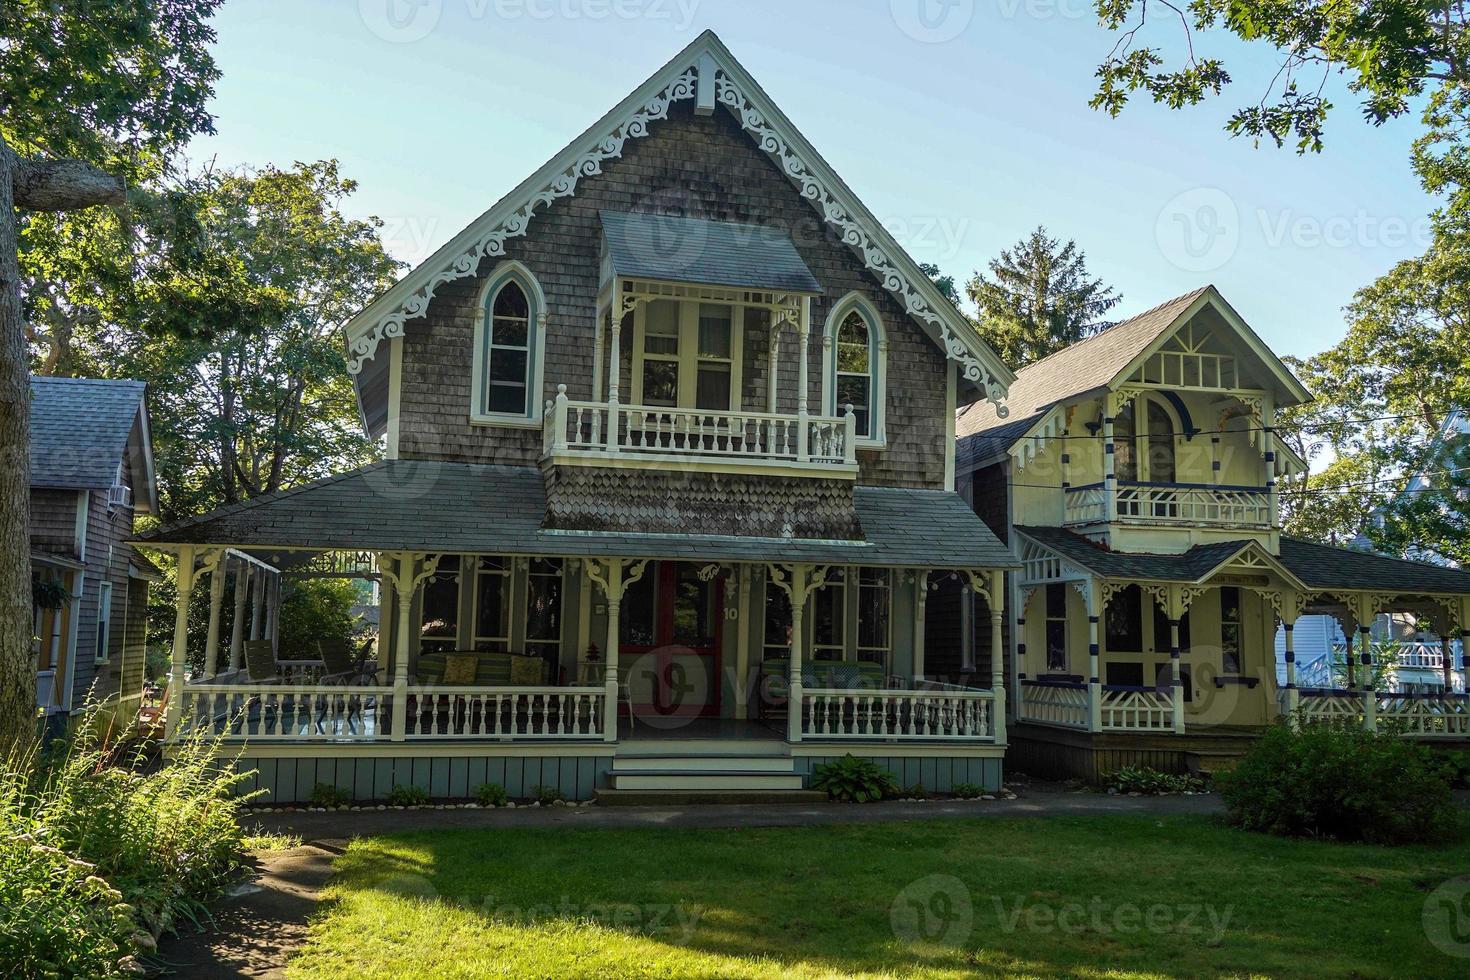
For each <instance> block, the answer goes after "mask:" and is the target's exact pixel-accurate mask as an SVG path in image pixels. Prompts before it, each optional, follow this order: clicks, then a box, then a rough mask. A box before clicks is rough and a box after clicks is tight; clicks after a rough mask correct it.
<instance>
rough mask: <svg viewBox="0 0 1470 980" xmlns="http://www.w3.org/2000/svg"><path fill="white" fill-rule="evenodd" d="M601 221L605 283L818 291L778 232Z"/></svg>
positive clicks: (605, 214) (606, 214)
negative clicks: (656, 282) (650, 282)
mask: <svg viewBox="0 0 1470 980" xmlns="http://www.w3.org/2000/svg"><path fill="white" fill-rule="evenodd" d="M600 217H601V220H602V235H603V258H604V262H605V263H606V265H605V267H604V270H603V272H604V278H605V279H609V278H611V277H612V276H618V277H621V278H625V279H654V280H661V281H664V282H682V283H693V284H697V285H701V286H727V287H733V288H737V289H761V290H774V291H777V292H786V293H806V294H811V295H817V294H820V293H821V292H822V285H821V283H819V282H817V279H816V277H815V276H813V275H812V273H811V270H810V269H808V268H807V266H806V263H805V262H803V261H802V260H801V256H800V255H798V254H797V252H796V246H795V245H793V244H792V242H791V236H789V235H788V234H786V232H785V231H783V230H781V229H780V228H774V227H768V226H766V225H743V224H735V223H733V222H728V221H707V220H704V219H702V218H684V217H678V216H674V215H666V214H631V213H627V212H622V211H602V212H600Z"/></svg>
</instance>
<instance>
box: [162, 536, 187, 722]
mask: <svg viewBox="0 0 1470 980" xmlns="http://www.w3.org/2000/svg"><path fill="white" fill-rule="evenodd" d="M174 584H175V586H176V589H177V595H176V597H175V598H174V645H173V656H172V658H171V660H170V663H169V672H168V708H167V711H166V714H165V722H164V732H163V738H164V741H165V742H171V741H173V738H174V734H175V733H176V732H177V731H178V728H179V715H180V713H182V712H183V710H184V667H185V665H186V663H187V661H188V658H189V600H190V599H191V597H192V596H193V593H194V549H193V548H192V547H190V546H189V545H184V546H182V547H181V548H179V568H178V572H177V574H176V575H175V577H174Z"/></svg>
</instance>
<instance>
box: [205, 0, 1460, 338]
mask: <svg viewBox="0 0 1470 980" xmlns="http://www.w3.org/2000/svg"><path fill="white" fill-rule="evenodd" d="M921 4H922V5H925V8H926V10H927V14H928V16H927V18H926V19H920V18H919V17H918V16H917V14H918V12H919V11H918V8H919V6H920V5H921ZM216 28H217V30H218V32H219V35H220V39H219V44H218V46H217V49H216V56H217V58H218V60H219V63H220V67H221V69H222V70H223V72H224V77H223V79H222V80H221V82H220V84H219V86H218V93H217V97H216V99H215V101H214V104H213V111H214V112H215V114H216V116H217V120H216V126H217V128H218V131H219V132H218V135H217V136H215V137H213V138H210V139H208V140H201V141H200V142H199V143H198V144H197V145H196V146H195V147H193V148H192V151H191V153H192V155H193V157H194V158H195V160H196V162H198V161H201V160H203V159H204V158H207V157H209V156H216V157H217V158H218V160H219V162H220V163H222V164H224V165H227V166H234V165H240V164H252V165H259V164H264V163H275V164H279V165H287V164H289V163H290V162H291V161H293V160H313V159H319V158H323V157H336V158H337V159H339V160H340V161H341V163H342V169H343V172H344V173H345V174H346V175H347V176H349V177H352V178H354V179H356V180H357V181H359V182H360V185H361V187H360V190H359V192H358V193H357V194H356V195H355V196H354V197H353V198H352V200H351V202H350V210H351V211H352V212H353V213H355V214H363V215H365V214H376V215H379V216H380V217H382V218H383V219H384V220H385V221H386V222H387V227H386V228H385V236H386V238H387V242H388V245H389V247H390V249H391V250H392V251H393V252H394V253H395V254H397V255H398V256H399V257H400V258H404V259H406V260H409V261H417V260H419V259H422V258H423V257H425V256H427V255H428V254H429V253H430V252H431V251H432V250H433V249H434V248H435V247H437V246H438V245H440V244H442V243H443V242H444V241H445V240H447V239H448V238H449V237H451V236H452V235H454V234H455V233H456V232H458V231H459V230H460V229H461V228H462V227H463V226H464V225H465V224H466V223H468V222H469V221H470V220H471V219H472V218H474V217H475V216H476V215H478V214H479V213H480V212H481V211H483V210H484V209H485V208H486V207H488V206H489V205H490V204H491V203H493V202H494V201H495V200H496V199H497V198H499V197H500V196H501V195H502V194H504V193H505V192H506V191H507V190H509V189H510V188H511V187H513V186H514V185H515V184H517V183H519V182H520V181H521V180H523V179H524V178H525V177H526V176H527V175H528V174H529V173H530V172H531V171H532V170H534V169H535V168H537V167H538V166H540V165H541V164H542V163H544V162H545V161H546V160H547V159H548V158H549V157H551V156H552V155H553V154H554V153H555V152H556V151H558V150H559V149H561V148H562V147H563V146H564V145H565V144H566V143H567V142H568V141H569V140H570V139H571V138H572V137H574V136H575V135H577V134H578V133H580V132H581V131H582V130H583V129H584V128H585V127H587V126H588V125H590V124H591V123H592V122H594V121H595V120H596V119H597V118H598V117H600V116H601V115H602V114H603V113H605V112H606V111H607V110H608V109H610V108H611V107H612V106H613V105H614V104H615V103H617V102H618V101H619V100H620V99H622V98H623V97H624V96H625V95H626V94H627V93H628V92H629V91H631V90H632V89H633V88H634V87H635V86H636V85H638V84H639V83H640V82H641V81H643V80H644V79H645V78H646V77H647V76H648V75H649V74H651V73H652V72H653V71H654V70H655V69H656V68H657V67H658V66H660V65H662V64H663V63H664V62H665V61H666V60H667V59H668V58H669V57H671V56H672V55H673V54H674V53H675V52H676V51H677V50H678V49H679V48H681V47H683V46H684V45H685V44H687V43H689V41H691V40H692V39H693V38H694V37H695V36H697V35H698V34H699V32H700V31H702V30H705V29H706V28H713V29H714V30H715V31H717V32H718V33H719V34H720V36H721V38H722V39H723V40H724V41H725V43H726V44H727V45H728V46H729V47H730V49H731V50H732V51H733V52H734V54H735V55H736V57H738V58H739V59H740V60H741V61H742V63H743V64H744V65H745V66H746V68H747V69H749V70H750V72H751V73H752V74H753V75H754V76H755V77H756V78H757V79H758V80H759V81H760V82H761V84H762V86H763V87H764V88H765V89H766V91H767V92H768V93H769V94H770V95H771V96H772V97H773V98H774V99H775V100H776V101H777V103H778V104H780V105H781V107H782V108H783V109H784V110H785V112H786V114H787V115H788V116H790V117H791V119H792V120H793V121H794V122H795V123H796V125H797V126H799V127H800V128H801V129H802V131H803V132H804V133H805V134H806V136H807V138H808V139H809V140H810V141H811V142H812V144H813V145H815V146H816V147H817V148H818V150H820V151H821V153H822V154H823V155H824V156H825V157H826V158H827V160H828V162H829V163H831V164H832V165H833V166H834V167H835V168H836V170H837V171H838V173H840V174H842V176H843V177H844V178H845V179H846V181H847V182H848V184H849V185H851V186H852V188H853V189H854V190H855V191H856V192H857V193H858V194H859V195H860V196H861V197H862V198H863V200H864V201H865V202H866V203H867V205H868V207H869V208H870V209H871V210H872V211H873V212H874V213H875V214H876V215H878V217H879V218H880V219H881V220H883V221H884V222H886V223H887V224H888V225H889V228H890V230H891V231H893V232H894V234H895V236H896V237H898V239H899V240H900V241H901V242H902V243H903V244H904V245H905V246H906V247H907V248H908V249H909V251H910V252H911V253H912V254H913V255H914V256H915V258H917V259H918V260H919V261H930V262H936V263H938V264H939V265H940V266H941V267H943V268H944V269H945V270H946V271H948V272H951V273H954V274H956V275H959V276H961V277H968V275H969V274H970V273H971V272H972V271H973V270H974V269H976V268H977V267H983V265H984V264H985V262H986V261H987V260H988V259H989V258H991V257H992V256H994V255H995V254H996V253H997V252H998V251H999V250H1000V249H1001V248H1004V247H1006V246H1008V245H1010V244H1011V243H1013V242H1014V241H1015V240H1016V239H1018V238H1020V237H1022V236H1023V235H1025V234H1026V233H1027V232H1029V231H1030V230H1031V229H1032V228H1034V227H1035V226H1036V225H1037V224H1045V225H1046V226H1047V228H1048V230H1049V231H1050V232H1051V233H1052V234H1054V235H1058V236H1061V237H1064V238H1074V239H1076V240H1077V242H1078V244H1079V245H1081V246H1082V247H1083V248H1084V249H1085V250H1086V252H1087V255H1088V263H1089V267H1090V269H1091V270H1092V272H1093V273H1094V274H1096V275H1099V276H1101V277H1103V278H1104V279H1105V280H1107V281H1108V282H1110V283H1113V284H1114V285H1116V286H1117V287H1118V289H1119V290H1120V291H1121V292H1122V293H1123V295H1124V303H1123V305H1122V306H1121V307H1120V308H1119V310H1118V311H1117V312H1118V313H1119V314H1120V315H1129V314H1132V313H1136V312H1139V311H1141V310H1143V309H1146V308H1148V307H1150V306H1153V305H1155V304H1156V303H1159V302H1162V301H1163V300H1165V299H1168V298H1170V297H1172V296H1175V295H1177V294H1179V293H1183V292H1186V291H1188V290H1190V289H1192V288H1194V287H1195V286H1197V285H1200V284H1202V283H1204V282H1213V283H1215V284H1216V285H1217V286H1219V287H1220V289H1221V290H1222V291H1223V292H1224V294H1225V296H1226V297H1227V298H1228V299H1230V301H1231V302H1232V303H1233V304H1234V305H1235V306H1236V308H1237V309H1238V310H1240V312H1241V313H1242V314H1243V315H1244V316H1245V317H1246V319H1247V320H1248V321H1250V322H1251V323H1252V324H1253V325H1254V326H1255V327H1256V329H1257V330H1258V331H1259V332H1260V333H1261V334H1262V335H1263V336H1264V337H1265V339H1266V340H1267V342H1268V343H1270V344H1272V345H1273V346H1274V347H1275V348H1276V350H1277V351H1278V352H1279V353H1282V354H1296V355H1301V356H1306V355H1310V354H1312V353H1314V352H1316V351H1318V350H1321V349H1323V348H1325V347H1327V346H1330V345H1331V344H1332V343H1334V342H1335V341H1336V340H1337V339H1339V338H1340V337H1341V335H1342V333H1343V329H1344V327H1343V320H1342V315H1341V308H1342V306H1343V305H1344V304H1345V303H1346V302H1348V300H1349V299H1350V298H1351V296H1352V293H1353V291H1354V290H1355V289H1357V288H1358V287H1360V286H1362V285H1365V284H1366V283H1368V282H1370V281H1371V280H1372V279H1373V278H1375V277H1376V276H1378V275H1380V274H1382V273H1383V272H1384V271H1386V270H1387V269H1388V268H1390V267H1391V266H1392V265H1393V264H1394V263H1395V262H1396V261H1398V260H1400V259H1403V258H1407V257H1409V256H1411V255H1414V254H1417V253H1418V252H1420V251H1422V249H1423V240H1424V239H1423V217H1424V215H1425V213H1426V212H1427V210H1428V209H1429V208H1430V207H1431V206H1432V202H1430V201H1429V200H1428V199H1427V198H1426V197H1425V196H1424V194H1423V193H1422V192H1421V191H1420V190H1419V188H1418V185H1417V183H1416V181H1415V180H1414V178H1413V175H1412V173H1411V172H1410V170H1409V165H1408V146H1409V142H1410V141H1411V140H1412V138H1413V136H1414V135H1415V134H1416V132H1417V130H1418V127H1417V123H1416V121H1414V120H1404V121H1400V122H1397V123H1394V124H1390V125H1388V126H1385V127H1382V128H1380V129H1373V128H1370V127H1368V126H1366V125H1364V124H1363V123H1361V122H1360V121H1359V119H1358V110H1357V102H1356V100H1354V99H1353V98H1352V96H1351V94H1350V93H1348V92H1346V91H1345V89H1344V87H1343V86H1342V85H1341V84H1340V83H1339V82H1337V81H1336V80H1335V79H1334V80H1331V81H1329V84H1328V89H1327V91H1328V93H1329V94H1330V95H1331V96H1332V97H1333V101H1334V102H1335V103H1336V104H1337V106H1338V108H1337V110H1336V111H1335V112H1334V114H1333V117H1332V120H1331V124H1330V128H1329V131H1328V146H1327V149H1326V151H1325V152H1324V153H1322V154H1321V155H1312V156H1306V157H1299V156H1297V155H1296V153H1295V152H1294V151H1293V150H1291V149H1290V148H1288V149H1285V150H1277V149H1275V148H1274V147H1262V148H1259V149H1257V148H1254V147H1253V146H1252V145H1251V143H1250V142H1248V141H1242V140H1232V139H1230V138H1229V137H1228V136H1227V134H1225V133H1224V132H1223V130H1222V126H1223V124H1224V122H1225V120H1226V118H1227V117H1228V115H1229V110H1230V108H1231V107H1232V106H1233V105H1235V104H1236V103H1238V102H1244V101H1254V100H1255V99H1258V98H1259V97H1260V95H1261V93H1262V91H1263V89H1264V86H1265V84H1266V82H1267V80H1268V79H1269V78H1270V76H1271V75H1272V74H1273V73H1274V71H1275V61H1274V59H1273V56H1272V52H1270V51H1269V50H1267V49H1265V48H1258V47H1248V46H1244V45H1241V44H1239V43H1238V42H1234V41H1233V39H1231V38H1228V37H1223V36H1210V37H1205V38H1200V39H1197V41H1196V44H1197V46H1199V47H1201V48H1202V49H1204V50H1205V51H1207V52H1209V53H1211V54H1217V55H1218V56H1221V57H1223V58H1225V60H1226V65H1227V67H1228V68H1229V69H1230V71H1231V73H1232V75H1233V76H1234V78H1235V83H1234V84H1233V85H1232V86H1230V88H1229V89H1227V93H1226V98H1225V99H1223V100H1217V101H1213V102H1211V103H1207V104H1206V105H1205V106H1202V107H1198V108H1195V109H1192V110H1187V111H1184V112H1170V111H1168V110H1166V109H1163V108H1159V107H1155V106H1153V105H1152V104H1145V103H1138V104H1136V105H1134V106H1132V107H1130V108H1129V109H1128V110H1127V111H1125V112H1124V114H1123V116H1122V117H1120V118H1118V119H1110V118H1108V117H1107V116H1105V115H1103V114H1100V113H1097V112H1094V111H1093V110H1091V109H1089V108H1088V107H1087V101H1088V99H1089V98H1090V96H1091V95H1092V92H1093V89H1094V80H1093V70H1094V68H1095V67H1096V65H1097V63H1098V62H1099V61H1100V60H1101V59H1102V57H1103V56H1104V55H1105V54H1106V53H1107V51H1108V49H1109V48H1110V46H1111V44H1112V39H1111V37H1110V35H1108V34H1107V33H1106V32H1104V31H1103V30H1102V29H1101V28H1100V27H1098V26H1097V24H1096V20H1095V15H1094V14H1093V12H1092V8H1091V6H1090V4H1088V3H1085V2H1083V0H848V2H838V0H785V2H780V0H227V2H226V3H225V5H224V7H223V9H222V10H221V11H220V13H219V14H218V16H217V18H216ZM1149 30H1151V31H1152V32H1153V36H1154V37H1157V38H1159V39H1160V40H1161V41H1164V42H1167V43H1169V44H1171V45H1174V47H1175V48H1176V49H1177V42H1178V41H1179V35H1178V33H1177V28H1176V27H1174V26H1171V25H1168V24H1166V23H1165V22H1163V21H1162V20H1161V21H1160V22H1159V23H1158V24H1157V25H1153V26H1151V27H1150V28H1149Z"/></svg>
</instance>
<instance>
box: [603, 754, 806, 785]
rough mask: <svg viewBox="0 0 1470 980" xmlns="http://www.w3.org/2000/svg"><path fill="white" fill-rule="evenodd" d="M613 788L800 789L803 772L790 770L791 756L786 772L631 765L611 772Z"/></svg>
mask: <svg viewBox="0 0 1470 980" xmlns="http://www.w3.org/2000/svg"><path fill="white" fill-rule="evenodd" d="M609 778H610V780H611V782H612V788H613V789H645V790H647V789H667V790H731V789H754V790H793V789H794V790H799V789H801V776H800V775H799V774H798V773H795V772H793V771H791V768H790V760H787V769H786V771H784V772H771V771H769V770H764V771H763V770H758V769H757V770H739V769H714V770H699V769H632V770H626V769H625V770H615V771H613V772H612V773H610V774H609Z"/></svg>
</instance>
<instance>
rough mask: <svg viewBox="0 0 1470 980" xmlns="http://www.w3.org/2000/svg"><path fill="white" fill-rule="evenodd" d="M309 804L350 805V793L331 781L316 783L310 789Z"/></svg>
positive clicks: (326, 805) (327, 805)
mask: <svg viewBox="0 0 1470 980" xmlns="http://www.w3.org/2000/svg"><path fill="white" fill-rule="evenodd" d="M311 805H312V806H325V807H338V806H351V805H352V794H351V793H349V792H347V790H345V789H343V788H342V787H340V786H334V785H333V784H331V783H317V784H316V787H315V788H314V789H312V791H311Z"/></svg>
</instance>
